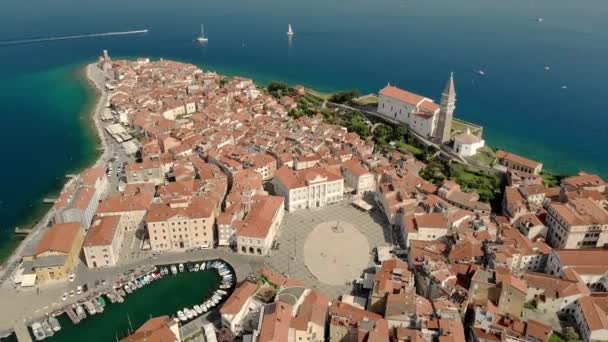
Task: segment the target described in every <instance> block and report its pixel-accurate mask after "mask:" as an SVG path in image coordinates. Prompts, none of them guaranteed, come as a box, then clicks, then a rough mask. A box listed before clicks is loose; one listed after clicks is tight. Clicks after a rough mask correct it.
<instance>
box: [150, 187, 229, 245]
mask: <svg viewBox="0 0 608 342" xmlns="http://www.w3.org/2000/svg"><path fill="white" fill-rule="evenodd" d="M216 207H217V205H216V201H215V200H214V199H212V198H208V197H193V198H192V199H191V200H190V201H189V202H187V203H176V204H171V205H169V204H165V203H154V204H152V205H151V206H150V209H149V210H148V212H147V214H146V216H145V218H144V222H145V224H146V227H147V228H148V234H149V236H150V245H151V246H152V250H154V251H185V250H188V249H192V248H213V246H214V241H215V235H214V225H215V219H216Z"/></svg>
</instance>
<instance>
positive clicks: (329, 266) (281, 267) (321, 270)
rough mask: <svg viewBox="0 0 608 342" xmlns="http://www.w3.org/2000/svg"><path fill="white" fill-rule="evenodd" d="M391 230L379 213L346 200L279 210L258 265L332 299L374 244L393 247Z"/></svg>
mask: <svg viewBox="0 0 608 342" xmlns="http://www.w3.org/2000/svg"><path fill="white" fill-rule="evenodd" d="M392 234H393V233H392V229H391V227H390V225H389V224H388V222H387V221H386V218H385V217H384V214H382V213H381V212H379V211H377V210H372V211H370V212H364V211H361V210H359V209H356V208H355V207H353V206H352V205H351V204H350V203H348V202H342V203H339V204H334V205H331V206H328V207H326V208H320V209H309V210H300V211H296V212H293V213H289V214H286V215H285V218H284V219H283V223H282V224H281V227H280V228H279V232H278V233H277V236H276V238H275V241H276V245H277V247H278V248H276V249H274V250H272V251H271V253H270V255H269V256H267V257H266V258H265V261H264V264H265V266H267V267H269V268H270V269H272V270H273V271H275V272H279V273H282V274H284V275H286V276H289V277H291V278H294V279H299V280H301V281H303V282H304V283H305V284H306V286H307V287H310V288H316V289H319V290H321V291H323V292H325V293H326V294H327V295H328V296H329V297H330V298H337V297H338V296H340V295H342V294H350V293H351V291H352V288H353V286H352V282H354V281H355V280H356V279H357V278H359V277H360V276H361V275H362V274H363V272H364V271H365V269H367V268H369V267H371V266H373V264H374V254H373V253H372V252H373V250H374V249H375V248H376V247H378V246H393V241H394V239H393V235H392Z"/></svg>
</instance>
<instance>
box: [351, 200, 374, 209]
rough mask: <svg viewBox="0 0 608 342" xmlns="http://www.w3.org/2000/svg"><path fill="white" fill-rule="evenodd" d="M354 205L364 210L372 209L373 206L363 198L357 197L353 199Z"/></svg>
mask: <svg viewBox="0 0 608 342" xmlns="http://www.w3.org/2000/svg"><path fill="white" fill-rule="evenodd" d="M353 205H354V206H355V207H357V208H359V209H363V210H365V211H370V210H371V209H372V208H373V206H372V205H370V204H369V203H367V202H365V201H364V200H362V199H356V200H353Z"/></svg>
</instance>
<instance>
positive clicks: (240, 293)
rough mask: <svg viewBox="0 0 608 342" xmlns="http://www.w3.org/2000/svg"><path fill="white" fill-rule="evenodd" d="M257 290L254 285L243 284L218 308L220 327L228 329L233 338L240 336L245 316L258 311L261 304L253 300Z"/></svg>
mask: <svg viewBox="0 0 608 342" xmlns="http://www.w3.org/2000/svg"><path fill="white" fill-rule="evenodd" d="M257 288H258V287H257V285H256V284H254V283H250V282H248V281H247V282H244V283H243V284H242V285H241V286H239V287H238V288H237V289H236V290H234V292H233V293H232V295H230V298H228V300H227V301H226V302H225V303H224V305H223V306H222V307H221V308H220V315H221V317H222V326H224V327H226V328H228V329H230V331H231V332H232V333H233V334H234V336H240V335H241V334H242V333H243V330H244V328H245V326H244V324H243V322H244V320H245V319H246V318H247V315H248V314H250V313H252V312H254V311H259V310H260V307H261V305H262V304H260V303H258V302H257V301H256V300H255V299H254V298H253V295H254V294H255V292H256V290H257Z"/></svg>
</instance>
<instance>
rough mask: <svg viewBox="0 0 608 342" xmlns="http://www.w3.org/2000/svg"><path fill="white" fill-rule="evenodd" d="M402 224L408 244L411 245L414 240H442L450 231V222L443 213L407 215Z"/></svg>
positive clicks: (404, 237)
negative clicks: (448, 222)
mask: <svg viewBox="0 0 608 342" xmlns="http://www.w3.org/2000/svg"><path fill="white" fill-rule="evenodd" d="M402 225H403V226H402V232H403V239H404V240H405V244H406V246H409V245H410V241H412V240H422V241H434V240H440V239H443V238H444V236H446V235H447V233H448V224H447V222H446V220H445V218H444V217H443V214H441V213H431V214H422V215H406V216H404V217H403V220H402Z"/></svg>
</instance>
